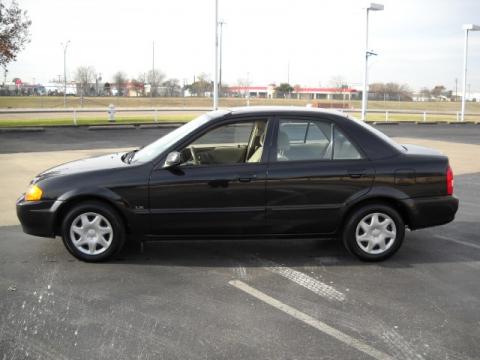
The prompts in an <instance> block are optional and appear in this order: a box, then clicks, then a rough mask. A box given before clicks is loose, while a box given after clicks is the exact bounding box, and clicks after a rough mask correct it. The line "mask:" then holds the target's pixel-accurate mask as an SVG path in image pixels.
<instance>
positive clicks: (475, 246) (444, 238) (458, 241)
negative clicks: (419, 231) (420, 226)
mask: <svg viewBox="0 0 480 360" xmlns="http://www.w3.org/2000/svg"><path fill="white" fill-rule="evenodd" d="M434 236H435V237H436V238H438V239H442V240H446V241H451V242H454V243H457V244H460V245H465V246H470V247H472V248H474V249H479V250H480V245H477V244H472V243H470V242H468V241H462V240H457V239H452V238H451V237H448V236H443V235H434Z"/></svg>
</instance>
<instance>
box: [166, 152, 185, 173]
mask: <svg viewBox="0 0 480 360" xmlns="http://www.w3.org/2000/svg"><path fill="white" fill-rule="evenodd" d="M181 163H182V156H181V154H180V153H179V152H178V151H172V152H171V153H169V154H168V155H167V158H166V159H165V163H164V164H163V168H164V169H167V168H171V167H174V166H177V165H180V164H181Z"/></svg>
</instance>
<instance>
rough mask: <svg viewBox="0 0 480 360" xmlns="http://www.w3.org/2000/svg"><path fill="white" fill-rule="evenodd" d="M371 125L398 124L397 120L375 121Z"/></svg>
mask: <svg viewBox="0 0 480 360" xmlns="http://www.w3.org/2000/svg"><path fill="white" fill-rule="evenodd" d="M373 125H398V122H397V121H375V122H374V123H373Z"/></svg>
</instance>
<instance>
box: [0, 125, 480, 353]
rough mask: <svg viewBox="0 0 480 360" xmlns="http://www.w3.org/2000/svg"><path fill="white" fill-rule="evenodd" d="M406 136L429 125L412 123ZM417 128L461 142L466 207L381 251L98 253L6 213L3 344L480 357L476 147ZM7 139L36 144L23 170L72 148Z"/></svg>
mask: <svg viewBox="0 0 480 360" xmlns="http://www.w3.org/2000/svg"><path fill="white" fill-rule="evenodd" d="M135 131H138V132H139V131H140V130H135ZM430 131H432V130H430ZM462 131H463V130H462ZM129 133H130V131H127V132H124V133H123V134H124V135H122V136H125V137H128V134H129ZM1 136H3V135H0V144H1V145H0V146H3V145H4V144H5V143H3V142H2V141H1V140H2V139H1ZM37 136H38V135H37ZM40 136H41V135H40ZM401 136H402V137H403V138H407V139H408V140H413V141H414V140H415V138H416V136H413V134H411V133H408V132H407V131H405V133H404V134H402V135H401ZM132 138H134V136H132V137H128V139H129V140H128V141H127V142H121V141H119V138H116V137H113V136H111V137H110V138H109V142H110V143H109V145H110V146H109V147H111V148H117V147H129V146H138V145H139V144H137V143H136V142H140V140H142V139H139V138H137V139H134V141H131V140H130V139H132ZM37 141H39V139H37ZM416 141H418V143H425V142H428V141H434V142H435V141H436V142H435V144H437V145H439V146H444V147H445V148H444V149H442V150H443V151H445V152H447V154H448V152H452V155H453V154H456V155H454V159H455V160H454V161H457V162H458V166H459V167H460V166H461V167H462V170H461V171H460V172H461V174H459V175H457V176H456V178H455V183H456V189H455V191H456V194H457V195H458V196H459V197H460V199H461V205H460V209H459V212H458V216H457V219H456V221H455V222H453V223H451V224H448V225H446V226H441V227H437V228H431V229H426V230H420V231H415V232H407V237H406V240H405V243H404V246H403V247H402V249H401V250H400V251H399V253H398V254H396V255H395V256H394V257H393V258H391V259H389V260H387V261H385V262H382V263H377V264H369V263H362V262H359V261H357V260H356V259H354V258H352V257H351V256H349V255H348V254H346V252H345V251H344V249H343V248H342V246H341V245H340V244H339V243H338V242H336V241H334V240H328V241H327V240H326V241H314V240H303V241H228V242H227V241H225V242H222V241H189V242H162V243H149V244H147V245H146V247H145V250H144V252H143V253H142V252H140V250H139V249H137V248H134V247H131V246H130V247H127V248H126V249H125V250H124V251H123V252H122V253H121V254H120V255H119V256H118V257H117V258H116V259H115V260H114V261H112V262H109V263H105V264H86V263H82V262H79V261H77V260H75V259H74V258H72V257H71V256H70V255H69V254H68V253H67V251H66V250H65V249H64V247H63V245H62V243H61V240H59V239H42V238H35V237H31V236H28V235H25V234H23V233H22V232H21V229H20V227H19V226H18V225H7V224H6V223H4V222H3V221H4V220H3V219H4V217H3V215H2V217H1V218H0V299H1V301H0V354H2V355H3V358H5V359H11V358H15V359H23V358H33V359H35V358H37V359H94V358H102V359H132V358H138V359H159V358H162V359H205V358H209V359H210V358H212V359H264V358H271V359H477V358H478V354H479V353H480V345H479V340H480V313H479V312H478V308H479V307H480V287H479V285H478V284H479V282H478V276H479V272H480V242H479V238H478V234H479V233H480V221H479V220H480V215H479V212H480V181H479V180H480V171H478V170H476V167H475V166H476V162H473V161H468V158H464V156H465V154H468V153H469V152H471V151H472V148H470V147H469V146H465V147H463V146H462V144H461V142H459V141H453V142H451V141H448V140H446V139H440V138H435V137H434V136H431V137H430V138H429V139H419V138H417V139H416ZM472 143H473V142H470V144H472ZM473 144H475V143H473ZM477 145H478V144H477ZM30 146H31V144H30ZM50 146H53V144H51V145H50ZM65 146H66V145H65ZM105 148H106V146H105ZM462 148H463V150H462ZM475 149H476V148H473V150H475ZM82 151H83V150H82ZM91 151H97V150H91ZM105 151H109V150H105ZM3 153H4V155H2V156H6V157H7V158H8V159H10V156H17V157H18V158H22V156H23V159H24V160H23V163H22V165H21V166H20V165H18V166H17V167H14V165H15V162H12V163H9V167H6V166H5V165H6V162H5V161H6V160H5V159H6V158H5V157H0V164H1V165H2V168H3V169H6V168H9V169H15V171H17V172H18V173H19V174H23V175H22V176H27V173H28V171H29V169H32V174H31V175H32V176H33V175H34V173H35V171H36V169H37V168H41V167H42V165H46V164H47V163H46V162H47V161H51V162H54V161H57V160H60V158H55V159H54V158H53V156H60V155H58V154H57V153H50V154H49V153H37V154H34V153H32V154H24V153H23V152H22V154H20V153H17V154H15V155H14V154H6V153H5V151H3ZM477 154H478V152H477ZM35 155H38V156H37V157H35ZM48 155H50V157H49V156H48ZM79 155H84V154H80V153H78V152H77V153H74V152H73V153H72V154H70V155H68V156H71V157H73V156H79ZM449 155H450V154H449ZM470 155H471V157H473V156H474V154H470ZM32 159H33V160H32ZM452 160H453V159H452ZM9 161H10V160H9ZM49 164H50V163H49ZM469 164H470V166H469ZM455 166H456V165H455ZM33 170H35V171H33ZM457 173H459V172H457ZM14 179H15V178H11V179H10V180H9V182H11V181H14ZM1 185H2V186H6V185H8V184H5V183H2V184H1ZM0 201H1V203H2V205H3V204H5V203H4V200H3V198H2V199H0ZM5 205H7V204H5ZM10 206H11V204H8V206H6V207H10ZM2 207H5V206H2ZM12 210H13V208H12Z"/></svg>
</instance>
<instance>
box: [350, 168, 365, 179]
mask: <svg viewBox="0 0 480 360" xmlns="http://www.w3.org/2000/svg"><path fill="white" fill-rule="evenodd" d="M364 174H365V171H364V170H358V171H351V172H348V176H350V177H351V178H352V179H359V178H361V177H362V176H363V175H364Z"/></svg>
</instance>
